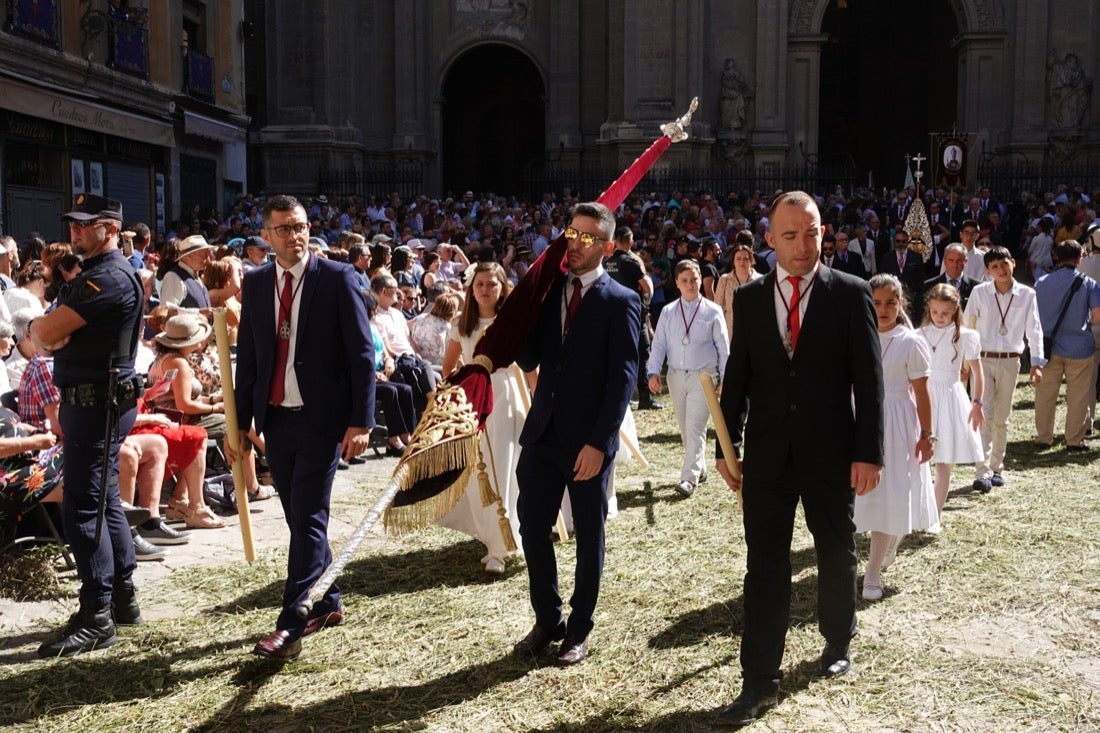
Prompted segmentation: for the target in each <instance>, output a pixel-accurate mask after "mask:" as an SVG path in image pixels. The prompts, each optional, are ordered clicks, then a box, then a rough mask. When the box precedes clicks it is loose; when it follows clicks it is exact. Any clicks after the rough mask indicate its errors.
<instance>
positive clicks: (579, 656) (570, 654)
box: [557, 639, 588, 667]
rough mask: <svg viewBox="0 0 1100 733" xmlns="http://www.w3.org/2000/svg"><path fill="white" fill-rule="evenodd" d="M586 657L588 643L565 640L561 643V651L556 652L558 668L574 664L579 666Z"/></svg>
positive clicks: (585, 641)
mask: <svg viewBox="0 0 1100 733" xmlns="http://www.w3.org/2000/svg"><path fill="white" fill-rule="evenodd" d="M587 656H588V641H587V640H582V641H573V640H571V639H566V640H565V641H563V642H562V643H561V649H559V650H558V661H557V665H558V666H559V667H572V666H573V665H574V664H580V663H581V662H583V661H584V660H585V657H587Z"/></svg>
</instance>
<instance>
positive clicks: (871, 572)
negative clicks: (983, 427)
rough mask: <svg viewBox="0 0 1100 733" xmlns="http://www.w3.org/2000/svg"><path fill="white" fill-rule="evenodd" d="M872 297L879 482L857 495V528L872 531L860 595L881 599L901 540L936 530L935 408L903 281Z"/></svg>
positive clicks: (924, 348)
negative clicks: (878, 363)
mask: <svg viewBox="0 0 1100 733" xmlns="http://www.w3.org/2000/svg"><path fill="white" fill-rule="evenodd" d="M870 285H871V295H872V297H873V298H874V302H875V315H876V316H877V319H878V337H879V346H880V348H881V349H882V382H883V387H884V388H885V389H884V399H883V404H882V408H883V409H882V413H883V423H884V425H883V427H884V432H883V435H884V441H883V448H884V450H883V463H884V466H883V469H882V480H881V481H880V482H879V484H878V486H877V487H876V488H875V489H873V490H872V491H870V492H868V493H866V494H863V495H861V496H857V497H856V506H855V523H856V530H857V531H859V532H866V531H868V530H869V531H870V532H871V551H870V555H869V557H868V558H867V570H866V572H865V573H864V576H863V597H864V598H865V599H867V600H869V601H877V600H879V599H880V598H882V576H881V573H882V569H883V568H884V567H885V566H886V565H889V564H890V561H891V560H892V559H893V554H894V553H895V552H896V551H897V546H898V543H899V542H900V541H901V539H902V537H904V536H905V535H907V534H909V533H910V532H912V531H914V530H935V529H936V528H938V526H939V515H938V513H937V512H936V501H935V497H934V495H933V492H932V475H931V473H930V472H929V470H928V460H929V459H930V458H931V457H932V444H933V442H934V441H935V438H934V437H933V435H932V402H931V399H930V398H929V396H928V374H929V371H930V370H929V361H930V359H929V351H928V345H927V344H926V343H925V341H924V339H923V338H921V336H920V335H919V334H918V333H917V332H916V331H914V330H913V328H912V327H911V326H910V325H909V317H908V316H906V315H905V308H906V303H905V297H904V295H902V287H901V282H900V281H899V280H898V279H897V278H896V277H894V276H893V275H887V274H878V275H875V276H874V277H872V278H871V282H870Z"/></svg>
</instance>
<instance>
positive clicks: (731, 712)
mask: <svg viewBox="0 0 1100 733" xmlns="http://www.w3.org/2000/svg"><path fill="white" fill-rule="evenodd" d="M778 703H779V693H771V694H763V693H760V692H757V691H756V690H753V689H752V688H750V687H746V688H744V689H743V690H741V694H740V695H738V696H737V698H736V699H735V700H734V701H733V702H732V703H730V706H729V707H728V708H726V709H725V710H723V711H722V712H720V713H719V714H718V723H719V724H720V725H728V726H734V727H741V726H743V725H748V724H749V723H751V722H752V721H754V720H756V719H757V718H759V717H760V714H761V713H763V712H764V711H765V710H767V709H768V708H772V707H775V706H776V705H777V704H778Z"/></svg>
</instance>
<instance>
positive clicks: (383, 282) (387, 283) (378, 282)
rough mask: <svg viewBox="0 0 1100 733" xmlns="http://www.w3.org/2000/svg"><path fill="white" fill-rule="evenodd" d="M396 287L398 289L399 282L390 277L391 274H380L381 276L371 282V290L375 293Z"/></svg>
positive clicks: (375, 277) (373, 278)
mask: <svg viewBox="0 0 1100 733" xmlns="http://www.w3.org/2000/svg"><path fill="white" fill-rule="evenodd" d="M396 287H397V280H395V279H394V277H393V275H390V274H388V273H385V272H382V273H379V274H377V275H375V276H374V277H372V278H371V280H370V289H371V290H372V291H373V292H375V293H381V292H382V291H383V290H385V289H386V288H396Z"/></svg>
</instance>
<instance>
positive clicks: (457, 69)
mask: <svg viewBox="0 0 1100 733" xmlns="http://www.w3.org/2000/svg"><path fill="white" fill-rule="evenodd" d="M442 96H443V103H442V109H441V112H442V120H441V124H442V128H443V187H444V189H445V190H447V191H450V192H452V193H453V194H458V195H461V193H462V192H463V191H465V190H467V189H472V190H474V191H477V192H486V191H493V192H495V193H498V194H513V193H519V192H520V190H521V189H520V187H521V178H522V174H523V170H524V168H525V167H526V166H527V165H529V164H530V163H531V162H532V161H533V160H542V158H543V156H544V154H545V139H546V109H545V101H544V85H543V81H542V75H541V74H539V70H538V69H537V68H536V67H535V64H534V63H532V61H531V59H529V58H528V57H527V56H525V55H524V54H522V53H520V52H519V51H517V50H515V49H514V48H511V47H509V46H505V45H502V44H485V45H481V46H476V47H474V48H472V49H470V50H469V51H466V52H465V53H463V54H462V55H461V56H459V57H458V59H456V60H455V62H454V63H453V64H452V65H451V68H450V69H449V70H448V71H447V75H446V78H445V81H444V83H443V95H442Z"/></svg>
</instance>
